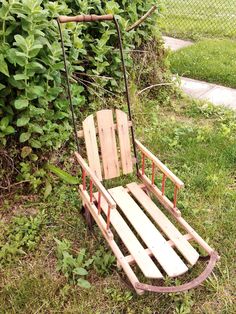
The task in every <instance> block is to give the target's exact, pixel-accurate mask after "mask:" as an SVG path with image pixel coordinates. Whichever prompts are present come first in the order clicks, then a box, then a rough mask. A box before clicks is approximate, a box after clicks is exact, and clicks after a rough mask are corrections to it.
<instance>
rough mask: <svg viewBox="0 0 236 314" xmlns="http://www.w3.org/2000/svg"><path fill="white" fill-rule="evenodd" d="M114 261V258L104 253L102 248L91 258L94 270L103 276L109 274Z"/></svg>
mask: <svg viewBox="0 0 236 314" xmlns="http://www.w3.org/2000/svg"><path fill="white" fill-rule="evenodd" d="M115 261H116V258H115V256H114V255H112V254H110V253H108V252H106V251H105V250H104V248H103V247H102V246H101V247H100V249H99V250H97V251H96V253H95V255H94V256H93V265H94V268H95V269H96V271H97V273H98V274H100V275H103V276H105V275H107V274H109V273H110V272H111V268H112V266H114V263H115Z"/></svg>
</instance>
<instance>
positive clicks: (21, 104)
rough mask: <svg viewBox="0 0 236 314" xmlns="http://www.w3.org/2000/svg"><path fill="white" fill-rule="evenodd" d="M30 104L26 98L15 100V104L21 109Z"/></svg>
mask: <svg viewBox="0 0 236 314" xmlns="http://www.w3.org/2000/svg"><path fill="white" fill-rule="evenodd" d="M28 105H29V101H28V100H27V99H25V98H19V99H16V100H15V102H14V106H15V108H16V109H18V110H21V109H24V108H27V107H28Z"/></svg>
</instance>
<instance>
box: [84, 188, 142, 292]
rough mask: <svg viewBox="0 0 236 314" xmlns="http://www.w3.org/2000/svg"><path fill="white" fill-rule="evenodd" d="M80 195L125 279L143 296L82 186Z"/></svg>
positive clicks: (110, 233) (130, 269)
mask: <svg viewBox="0 0 236 314" xmlns="http://www.w3.org/2000/svg"><path fill="white" fill-rule="evenodd" d="M79 192H80V195H81V197H82V200H83V203H85V204H86V206H87V208H88V209H89V211H90V213H91V214H92V216H93V218H94V220H95V221H96V223H97V224H98V226H99V228H100V230H101V232H102V234H103V236H104V237H105V239H106V241H107V243H108V244H109V246H110V248H111V249H112V251H113V253H114V254H115V256H116V258H117V261H118V263H119V265H121V266H122V268H123V269H124V272H125V273H126V275H127V277H128V278H129V280H130V282H131V284H132V286H133V287H134V289H135V291H136V292H137V293H138V294H140V295H141V294H143V293H144V291H143V290H140V289H137V288H136V284H137V283H138V282H139V280H138V278H137V276H136V275H135V273H134V271H133V270H132V268H131V267H130V265H129V263H128V262H127V261H126V259H125V257H124V255H123V254H122V252H121V250H120V248H119V247H118V245H117V243H116V242H115V240H114V237H113V233H112V232H111V231H110V230H107V229H106V222H105V221H104V219H103V218H102V216H101V215H98V214H97V207H96V206H95V205H94V204H93V203H90V196H89V194H88V193H87V192H86V191H84V190H83V186H82V185H80V190H79Z"/></svg>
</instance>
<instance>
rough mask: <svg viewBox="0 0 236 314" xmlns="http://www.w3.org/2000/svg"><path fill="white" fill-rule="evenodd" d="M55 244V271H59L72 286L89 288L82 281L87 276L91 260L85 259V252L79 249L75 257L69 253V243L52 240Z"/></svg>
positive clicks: (86, 282) (88, 284)
mask: <svg viewBox="0 0 236 314" xmlns="http://www.w3.org/2000/svg"><path fill="white" fill-rule="evenodd" d="M54 240H55V241H56V243H57V259H58V261H57V270H58V271H61V272H62V273H63V274H64V275H65V276H66V277H67V278H68V280H69V282H70V283H72V284H77V285H78V286H80V287H81V288H86V289H88V288H90V283H89V282H88V281H87V280H85V279H83V277H84V276H87V275H88V271H87V269H88V268H89V266H90V265H91V264H92V262H93V259H87V260H85V258H86V250H85V249H81V250H80V251H79V253H78V254H77V256H76V257H74V256H73V255H72V254H71V253H70V252H71V243H70V242H69V241H68V240H66V239H64V240H63V241H60V240H58V239H54Z"/></svg>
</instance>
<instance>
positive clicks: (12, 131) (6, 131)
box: [4, 125, 15, 135]
mask: <svg viewBox="0 0 236 314" xmlns="http://www.w3.org/2000/svg"><path fill="white" fill-rule="evenodd" d="M4 133H5V134H6V135H10V134H13V133H15V129H14V128H13V126H11V125H8V127H7V128H6V129H5V130H4Z"/></svg>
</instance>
